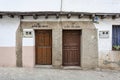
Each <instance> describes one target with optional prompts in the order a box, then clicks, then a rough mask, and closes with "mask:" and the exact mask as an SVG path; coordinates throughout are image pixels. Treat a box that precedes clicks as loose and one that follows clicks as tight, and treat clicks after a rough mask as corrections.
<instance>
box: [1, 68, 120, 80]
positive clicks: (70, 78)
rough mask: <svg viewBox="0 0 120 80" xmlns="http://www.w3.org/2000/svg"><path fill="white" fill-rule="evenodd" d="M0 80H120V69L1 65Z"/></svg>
mask: <svg viewBox="0 0 120 80" xmlns="http://www.w3.org/2000/svg"><path fill="white" fill-rule="evenodd" d="M0 80H120V71H111V70H103V71H98V70H97V71H95V70H63V69H44V68H6V67H5V68H2V67H1V68H0Z"/></svg>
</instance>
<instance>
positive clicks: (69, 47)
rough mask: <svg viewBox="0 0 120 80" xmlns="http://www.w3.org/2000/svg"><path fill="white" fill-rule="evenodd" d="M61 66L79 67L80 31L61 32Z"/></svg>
mask: <svg viewBox="0 0 120 80" xmlns="http://www.w3.org/2000/svg"><path fill="white" fill-rule="evenodd" d="M63 66H80V31H79V30H65V31H63Z"/></svg>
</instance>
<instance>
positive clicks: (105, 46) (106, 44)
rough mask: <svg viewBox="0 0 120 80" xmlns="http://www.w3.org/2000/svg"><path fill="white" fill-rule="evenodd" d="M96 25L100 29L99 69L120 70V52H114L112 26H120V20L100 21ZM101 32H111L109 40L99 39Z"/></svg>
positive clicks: (107, 19)
mask: <svg viewBox="0 0 120 80" xmlns="http://www.w3.org/2000/svg"><path fill="white" fill-rule="evenodd" d="M98 22H99V24H97V23H94V24H95V26H96V28H97V29H98V50H99V52H98V54H99V67H102V68H112V69H113V68H116V69H119V68H120V65H119V61H120V52H119V51H113V50H112V25H120V18H117V19H111V18H105V19H99V20H98ZM99 31H109V38H99Z"/></svg>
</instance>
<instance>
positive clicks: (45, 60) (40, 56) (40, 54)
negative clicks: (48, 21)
mask: <svg viewBox="0 0 120 80" xmlns="http://www.w3.org/2000/svg"><path fill="white" fill-rule="evenodd" d="M51 57H52V33H51V31H50V30H39V31H36V64H38V65H50V64H51V63H52V58H51Z"/></svg>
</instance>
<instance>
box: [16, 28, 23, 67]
mask: <svg viewBox="0 0 120 80" xmlns="http://www.w3.org/2000/svg"><path fill="white" fill-rule="evenodd" d="M16 66H17V67H22V28H21V26H19V27H18V29H17V31H16Z"/></svg>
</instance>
